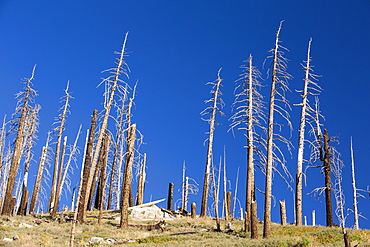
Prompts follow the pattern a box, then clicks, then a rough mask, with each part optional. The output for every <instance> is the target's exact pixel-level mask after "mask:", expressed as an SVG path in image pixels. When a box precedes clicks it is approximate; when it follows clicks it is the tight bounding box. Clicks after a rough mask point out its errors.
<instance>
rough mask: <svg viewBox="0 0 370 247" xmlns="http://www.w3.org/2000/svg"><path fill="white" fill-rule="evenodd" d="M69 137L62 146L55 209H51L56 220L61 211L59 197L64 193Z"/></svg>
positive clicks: (65, 138)
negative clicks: (63, 185)
mask: <svg viewBox="0 0 370 247" xmlns="http://www.w3.org/2000/svg"><path fill="white" fill-rule="evenodd" d="M67 139H68V138H67V136H65V137H64V141H63V146H62V153H61V156H60V162H59V168H58V178H57V179H56V183H57V186H56V190H55V192H54V193H55V194H54V196H55V199H54V207H52V208H50V213H51V217H52V218H53V219H55V217H56V216H57V212H58V209H59V196H60V193H61V191H62V176H63V169H64V158H65V152H66V148H67Z"/></svg>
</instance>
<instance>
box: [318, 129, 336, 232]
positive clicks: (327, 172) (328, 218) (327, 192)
mask: <svg viewBox="0 0 370 247" xmlns="http://www.w3.org/2000/svg"><path fill="white" fill-rule="evenodd" d="M321 161H322V162H323V163H324V176H325V206H326V226H329V227H330V226H334V223H333V209H332V208H333V207H332V200H331V177H330V175H331V168H330V147H329V134H328V131H327V130H324V157H323V158H322V159H321Z"/></svg>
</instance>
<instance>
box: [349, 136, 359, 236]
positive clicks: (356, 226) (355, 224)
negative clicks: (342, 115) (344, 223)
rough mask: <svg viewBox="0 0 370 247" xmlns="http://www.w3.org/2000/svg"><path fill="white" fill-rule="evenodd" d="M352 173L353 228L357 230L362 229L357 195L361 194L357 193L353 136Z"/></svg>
mask: <svg viewBox="0 0 370 247" xmlns="http://www.w3.org/2000/svg"><path fill="white" fill-rule="evenodd" d="M351 171H352V172H351V174H352V190H353V217H354V224H353V228H354V229H355V230H358V229H360V226H359V223H358V215H359V214H358V209H357V197H358V196H359V195H358V193H357V187H356V177H355V158H354V154H353V145H352V136H351Z"/></svg>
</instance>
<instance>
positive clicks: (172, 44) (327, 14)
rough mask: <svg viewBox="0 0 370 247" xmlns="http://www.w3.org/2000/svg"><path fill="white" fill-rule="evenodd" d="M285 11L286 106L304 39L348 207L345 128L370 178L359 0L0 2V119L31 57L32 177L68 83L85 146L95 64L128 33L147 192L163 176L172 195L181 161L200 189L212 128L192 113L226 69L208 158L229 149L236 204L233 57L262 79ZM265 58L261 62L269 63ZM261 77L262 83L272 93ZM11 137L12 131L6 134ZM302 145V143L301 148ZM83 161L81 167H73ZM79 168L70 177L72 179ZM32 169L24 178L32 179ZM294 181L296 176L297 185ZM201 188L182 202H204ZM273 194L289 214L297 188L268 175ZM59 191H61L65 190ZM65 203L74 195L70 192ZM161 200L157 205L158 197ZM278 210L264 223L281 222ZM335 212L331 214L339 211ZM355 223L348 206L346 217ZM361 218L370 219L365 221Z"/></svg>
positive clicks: (239, 161)
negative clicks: (35, 112)
mask: <svg viewBox="0 0 370 247" xmlns="http://www.w3.org/2000/svg"><path fill="white" fill-rule="evenodd" d="M281 20H285V22H284V24H283V27H282V31H281V40H282V41H283V43H282V44H283V45H284V46H285V47H287V48H288V49H289V50H290V52H287V53H286V57H287V58H288V59H289V60H290V61H289V64H288V72H289V73H290V74H292V75H293V77H294V79H293V80H291V81H290V88H291V90H292V93H288V94H287V97H288V99H289V101H290V102H291V104H295V103H299V101H300V97H299V94H298V93H296V92H295V90H296V89H301V88H302V85H303V81H302V78H303V76H304V74H303V71H302V67H301V63H302V61H303V60H305V59H306V51H307V43H308V40H309V39H310V38H311V37H312V39H313V43H312V58H313V64H314V65H315V68H314V70H315V73H316V74H318V75H322V77H321V78H320V82H319V83H320V85H321V86H322V87H323V88H324V89H325V90H324V91H323V93H322V94H321V96H320V99H321V109H322V111H323V114H324V115H325V118H326V121H325V123H324V125H325V126H324V127H325V128H327V129H328V130H329V134H330V135H332V136H338V137H339V140H340V142H341V143H340V145H339V146H337V149H338V150H339V151H340V152H341V153H342V158H343V161H344V163H345V165H346V166H345V168H344V172H343V173H344V189H345V193H346V207H348V208H351V207H352V196H351V195H352V190H351V182H350V153H349V139H350V136H353V140H354V148H355V162H356V171H357V174H356V175H357V185H358V187H359V188H362V189H366V187H367V186H368V185H370V183H369V180H368V174H369V172H370V168H369V163H368V162H369V159H368V158H367V157H368V156H366V155H367V154H368V153H369V150H370V144H369V139H370V135H369V131H368V126H369V123H370V117H369V116H370V108H369V103H368V92H369V90H370V86H369V82H370V74H369V73H368V72H369V68H370V62H369V59H368V58H369V57H370V50H369V49H368V45H369V44H370V31H369V26H370V2H369V1H366V0H362V1H335V2H330V1H325V2H324V1H240V0H239V1H235V0H231V1H220V0H216V1H212V4H210V2H209V1H194V0H188V1H163V0H158V1H117V0H111V1H96V0H95V1H70V0H66V1H61V2H55V1H46V0H39V1H20V0H15V1H10V0H3V1H1V2H0V37H1V38H0V80H1V86H2V90H0V98H1V99H2V104H1V108H0V117H1V118H2V117H3V116H4V115H5V114H6V115H8V116H10V115H11V114H12V113H13V111H14V108H15V104H16V100H15V99H14V94H15V93H17V92H19V91H20V90H21V89H22V84H21V83H19V82H20V78H24V77H29V76H30V74H31V71H32V67H33V66H34V64H37V69H36V73H35V79H34V88H35V89H36V90H37V91H38V94H39V96H38V97H37V99H36V101H37V103H39V104H41V107H42V109H41V111H40V122H41V125H40V130H39V134H38V135H39V140H38V144H37V146H36V147H35V156H34V159H35V162H33V164H32V168H31V169H32V174H31V175H34V173H35V170H36V168H37V162H38V160H39V154H40V150H41V147H42V145H44V143H45V138H46V133H47V132H48V131H49V130H51V128H52V127H51V125H52V123H53V121H54V117H55V116H56V115H57V110H58V108H59V107H60V106H61V104H60V103H59V98H60V97H61V96H63V92H64V91H63V89H64V88H65V86H66V83H67V81H68V80H69V81H70V91H71V92H73V94H72V95H73V96H74V98H75V99H74V100H72V102H71V112H72V114H71V115H70V117H69V118H68V120H67V123H68V126H67V130H66V132H65V133H66V134H67V135H68V136H69V140H70V143H72V140H73V139H74V136H75V134H76V132H77V130H78V126H79V125H80V124H82V125H83V135H82V136H81V138H80V142H79V146H80V147H81V150H82V148H83V141H84V139H85V136H84V133H85V130H86V129H87V128H89V124H90V116H91V113H92V111H93V110H94V109H98V110H102V105H101V104H102V102H103V97H102V94H103V88H102V87H99V88H96V86H97V85H98V84H99V83H100V81H101V78H102V77H106V76H107V74H102V73H101V71H103V70H105V69H108V68H111V67H112V66H114V61H115V59H116V55H114V51H118V50H119V49H120V47H121V44H122V41H123V37H124V34H125V33H126V32H127V31H129V37H128V42H127V50H128V51H129V52H130V54H129V57H127V60H126V61H127V63H128V64H129V66H130V69H131V73H130V79H129V80H128V82H129V83H130V85H133V84H134V83H135V82H136V80H139V83H138V88H137V97H136V100H135V103H136V106H135V109H134V116H133V122H136V123H137V127H138V129H139V130H140V131H141V132H142V133H143V135H144V141H145V143H146V144H145V145H143V146H142V147H141V150H140V151H142V152H146V153H147V155H148V162H147V166H148V170H147V172H148V177H147V180H148V183H147V186H146V192H145V201H148V200H149V199H150V198H152V199H153V200H154V199H160V198H164V197H166V196H167V187H168V183H169V182H174V183H175V189H176V193H175V197H176V198H175V200H176V199H179V198H180V193H179V192H177V189H179V188H180V183H181V169H182V163H183V161H186V165H187V167H188V168H187V175H188V176H189V177H192V178H194V179H195V180H196V181H197V182H198V183H199V184H200V189H201V186H202V183H203V181H202V180H203V172H204V166H205V157H206V147H205V146H204V145H203V142H204V140H205V139H206V137H207V136H206V134H205V132H206V131H208V125H207V123H206V122H203V121H202V120H201V119H200V114H199V113H200V112H201V111H202V110H203V109H204V108H205V107H206V105H205V104H204V100H206V99H208V98H209V97H210V94H209V91H210V86H206V85H205V84H206V83H207V82H209V81H213V80H215V79H216V76H217V70H218V69H219V68H220V67H222V68H223V69H222V72H221V77H222V78H223V79H224V81H223V85H224V87H223V88H222V91H223V99H224V101H225V103H226V107H225V108H224V112H225V113H226V114H227V116H226V117H218V121H219V122H220V123H222V125H220V126H218V127H217V128H216V133H215V143H214V145H215V150H214V155H215V162H218V159H219V157H220V156H221V155H223V148H224V146H226V152H227V166H228V168H227V172H228V175H229V178H230V180H231V189H232V190H234V188H235V174H236V171H237V169H238V167H240V178H239V192H238V199H239V200H240V201H241V204H242V207H244V201H245V199H244V198H245V172H246V171H245V166H246V157H245V156H246V150H245V148H244V147H243V146H244V144H245V142H246V140H245V138H244V137H243V133H242V132H235V137H233V135H232V133H230V132H228V133H227V130H228V126H229V124H230V123H229V122H228V119H229V117H230V116H231V108H230V106H231V103H232V102H233V89H234V86H235V82H234V81H235V80H236V79H237V78H238V75H239V73H240V72H241V70H240V69H239V66H240V65H241V64H242V62H243V60H245V59H247V58H248V56H249V54H250V53H251V54H253V56H254V63H255V65H256V66H258V68H259V69H260V70H261V72H262V73H263V75H264V77H266V76H265V75H266V67H267V66H265V68H263V67H262V65H263V62H264V60H265V58H266V57H267V56H268V55H269V54H268V52H267V51H268V50H269V49H271V48H272V47H273V44H274V38H275V32H276V30H277V28H278V25H279V22H280V21H281ZM268 62H269V61H267V64H268ZM269 82H270V81H269V79H267V80H266V81H265V82H264V84H265V85H267V87H266V88H265V89H264V90H265V91H264V95H268V94H267V93H268V88H269ZM299 114H300V109H299V108H298V107H297V106H295V107H293V111H292V112H291V117H292V118H291V121H292V123H293V127H294V130H293V134H292V137H291V141H292V143H293V145H294V146H295V147H296V146H297V130H298V126H299ZM9 140H10V139H9ZM306 150H307V151H308V148H307V149H306ZM296 152H297V150H296V149H294V150H293V153H292V158H290V155H289V153H287V154H286V156H287V159H288V167H289V170H290V172H291V173H292V175H293V176H294V175H295V165H296ZM80 163H81V162H80V161H79V162H78V166H80ZM78 174H79V171H78V170H76V173H75V175H74V177H75V178H74V180H75V181H77V177H78V176H79V175H78ZM257 176H258V182H257V186H258V187H259V188H260V189H261V190H264V179H263V177H262V175H261V173H260V172H258V174H257ZM33 182H34V178H33V177H31V178H30V185H32V184H33ZM323 183H324V179H323V175H322V174H321V173H320V171H319V170H318V169H311V170H308V172H307V187H305V188H304V194H307V193H309V192H310V191H311V190H312V189H313V188H315V187H318V186H322V185H323ZM293 184H294V183H293ZM200 194H201V193H199V195H198V196H191V197H190V202H193V201H194V202H196V203H197V204H198V205H200V199H201V198H200ZM273 194H274V195H275V197H276V200H286V201H287V210H288V221H289V222H293V202H292V199H293V194H292V192H290V191H289V190H287V186H286V185H285V184H284V183H283V181H282V180H281V179H280V178H279V177H278V176H275V179H274V187H273ZM63 198H65V197H63ZM257 199H258V203H259V215H258V216H259V217H260V218H261V219H262V218H263V214H262V209H263V195H261V194H258V195H257ZM63 200H65V203H67V204H70V202H69V201H70V196H69V195H68V198H67V199H63ZM303 200H304V206H303V208H304V215H306V216H307V217H308V223H309V224H311V217H310V215H311V211H312V210H313V209H316V212H317V223H318V224H322V225H324V224H325V218H324V215H325V214H324V213H325V211H324V197H321V198H320V199H315V198H314V197H313V196H312V195H306V196H305V197H304V199H303ZM165 205H166V204H165V203H163V204H162V205H161V206H165ZM369 207H370V200H369V195H365V199H363V198H360V199H359V210H360V212H362V213H363V215H364V216H365V217H368V218H369V217H370V213H369V212H368V210H367V209H368V208H369ZM278 212H279V211H278V207H277V206H276V207H274V208H273V211H272V220H273V221H276V222H277V221H278V220H279V214H278ZM335 220H336V219H335ZM352 224H353V220H352V215H350V216H349V217H348V220H347V226H348V227H350V226H352ZM360 226H361V227H363V228H370V222H369V221H368V220H364V219H361V220H360Z"/></svg>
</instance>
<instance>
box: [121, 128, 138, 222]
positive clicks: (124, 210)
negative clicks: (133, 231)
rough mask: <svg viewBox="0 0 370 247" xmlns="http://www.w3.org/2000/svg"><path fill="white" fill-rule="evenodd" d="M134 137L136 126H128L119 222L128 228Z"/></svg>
mask: <svg viewBox="0 0 370 247" xmlns="http://www.w3.org/2000/svg"><path fill="white" fill-rule="evenodd" d="M135 135H136V124H133V125H131V126H130V129H129V135H128V140H127V153H126V162H125V171H126V172H125V174H124V180H123V184H122V205H121V222H120V227H121V228H122V229H123V228H127V227H128V206H129V196H130V194H129V190H130V185H131V180H132V165H133V163H134V151H135V139H136V137H135Z"/></svg>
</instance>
